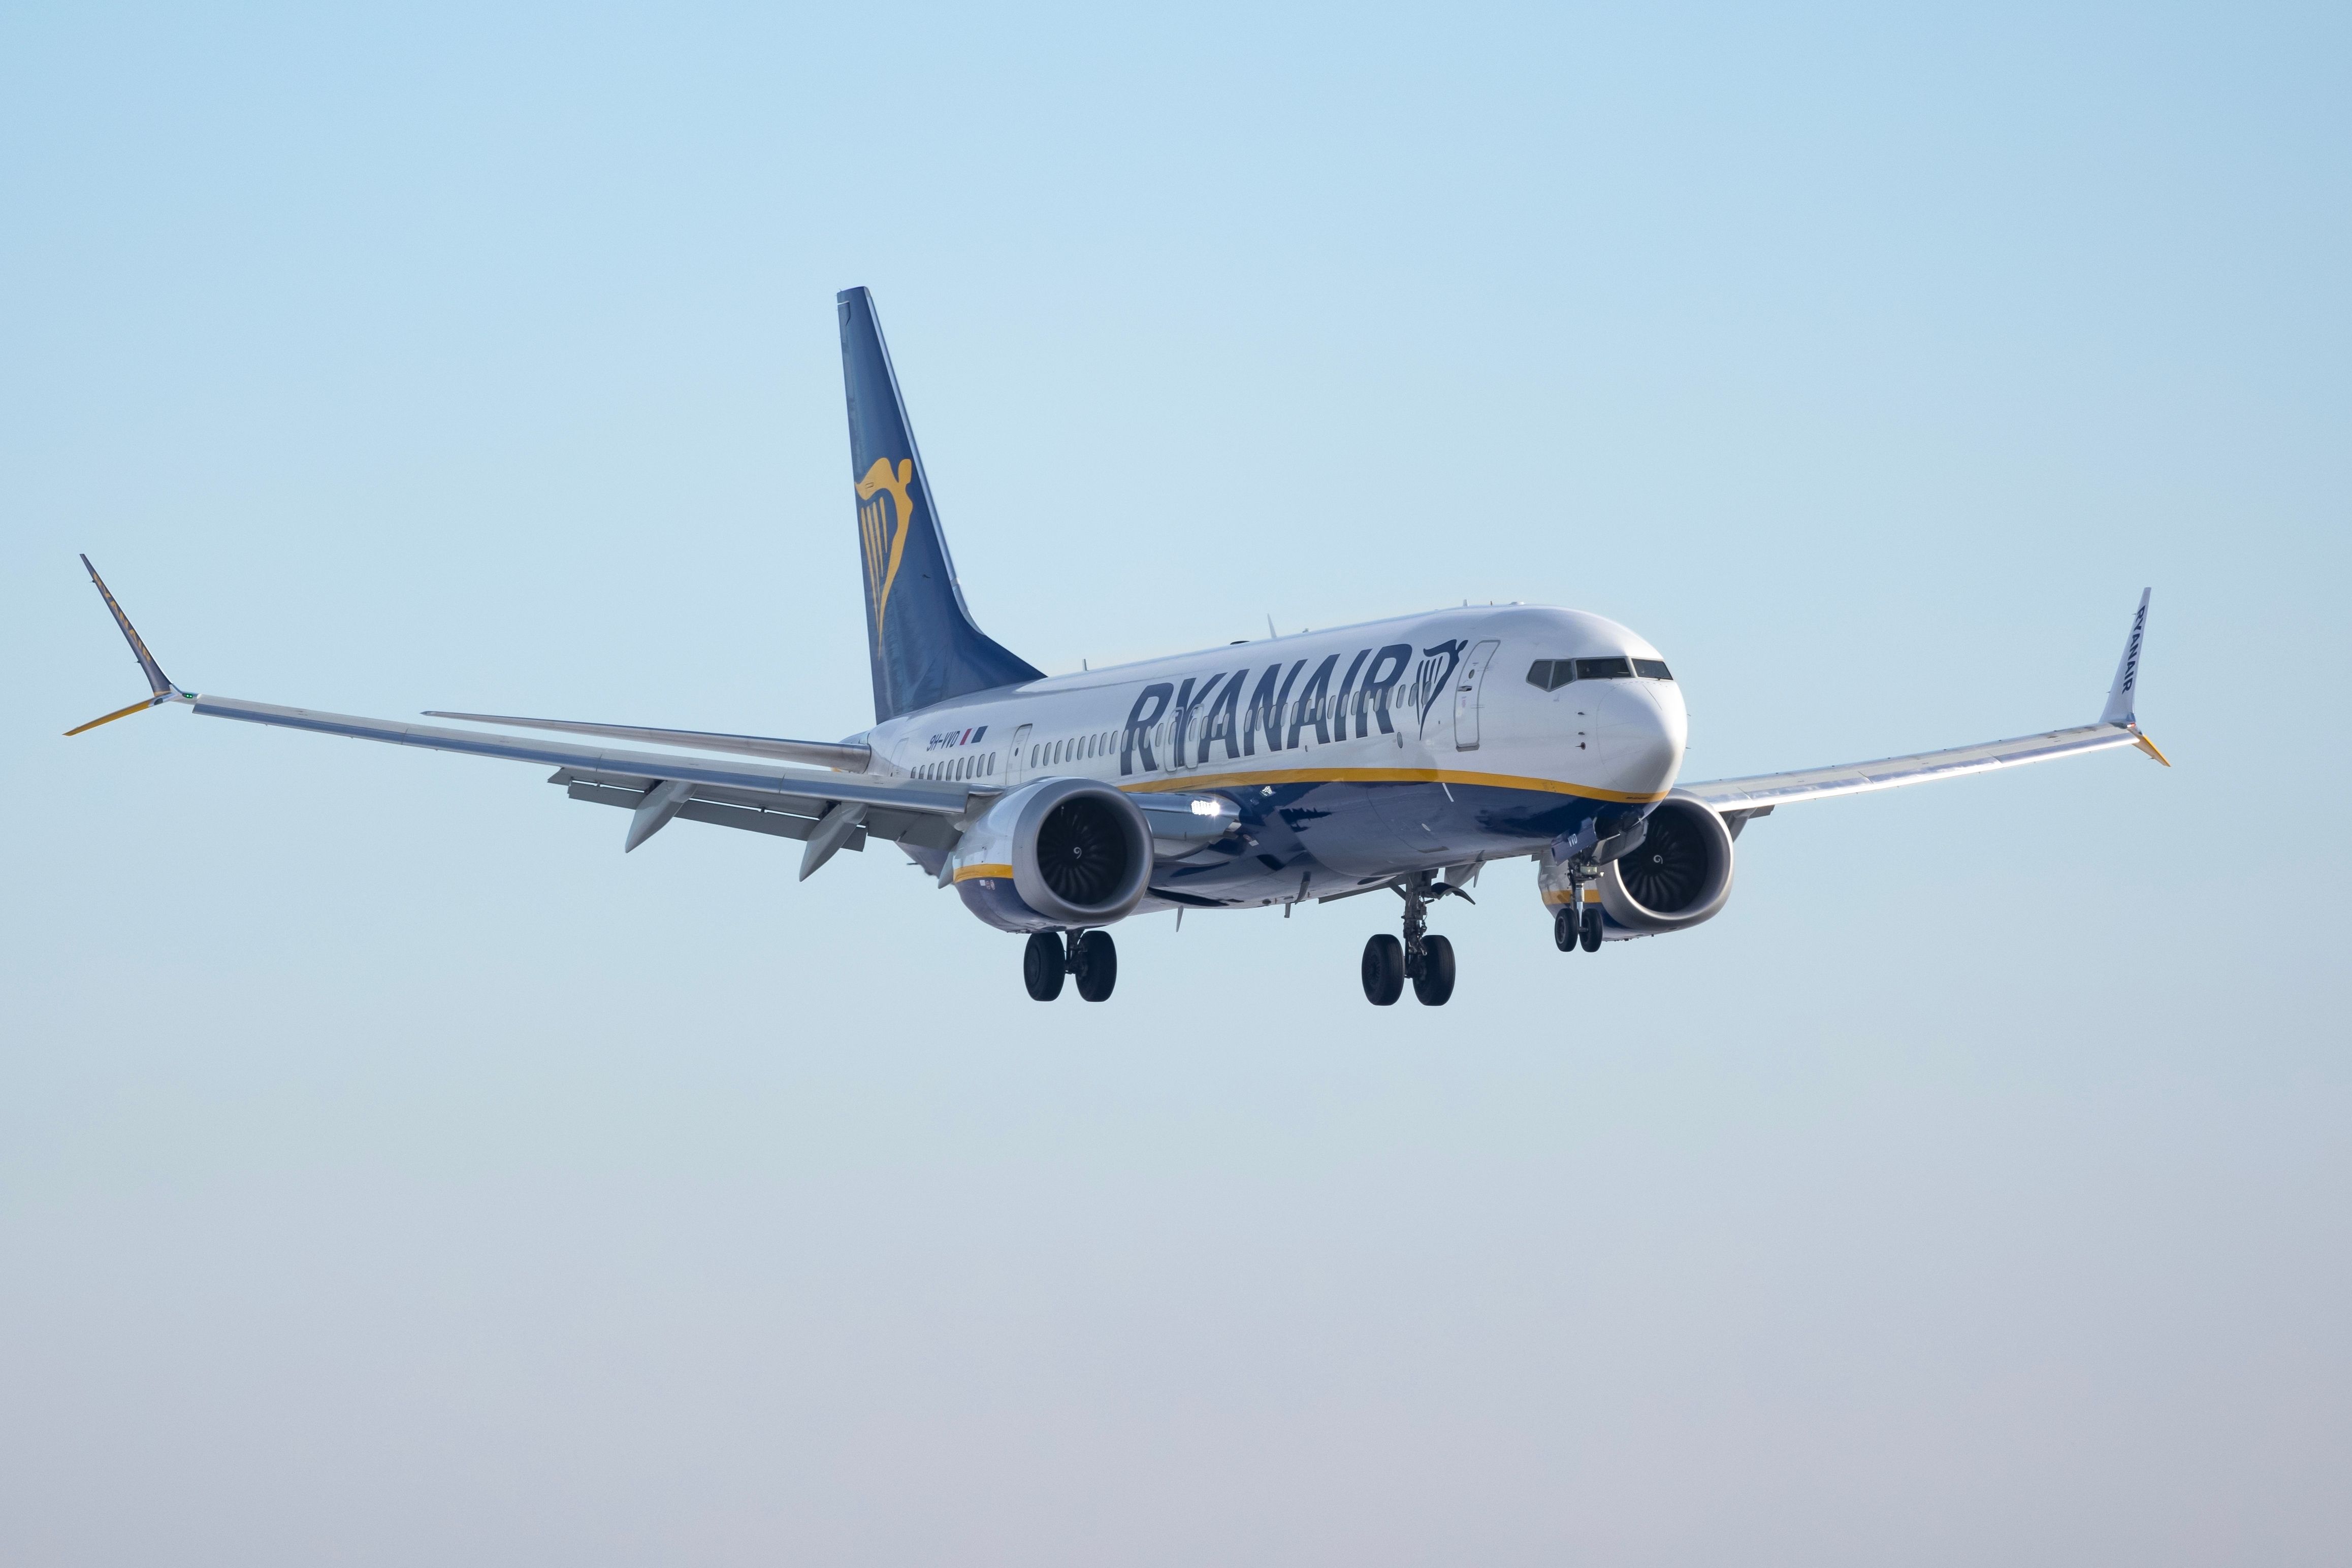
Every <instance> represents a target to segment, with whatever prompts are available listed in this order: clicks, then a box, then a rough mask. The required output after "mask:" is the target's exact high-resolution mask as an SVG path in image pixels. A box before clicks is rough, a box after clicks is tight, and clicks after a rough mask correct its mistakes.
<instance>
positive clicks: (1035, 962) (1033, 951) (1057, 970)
mask: <svg viewBox="0 0 2352 1568" xmlns="http://www.w3.org/2000/svg"><path fill="white" fill-rule="evenodd" d="M1062 967H1063V966H1062V937H1061V934H1060V933H1059V932H1056V931H1040V932H1038V933H1037V935H1035V936H1032V937H1031V938H1029V947H1028V951H1026V952H1024V953H1023V954H1022V955H1021V980H1022V983H1023V984H1024V985H1025V986H1027V987H1028V988H1029V999H1030V1000H1031V1001H1033V1002H1050V1001H1052V1000H1053V999H1054V998H1055V997H1058V996H1060V995H1061V994H1062Z"/></svg>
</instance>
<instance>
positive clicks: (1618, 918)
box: [1600, 795, 1731, 936]
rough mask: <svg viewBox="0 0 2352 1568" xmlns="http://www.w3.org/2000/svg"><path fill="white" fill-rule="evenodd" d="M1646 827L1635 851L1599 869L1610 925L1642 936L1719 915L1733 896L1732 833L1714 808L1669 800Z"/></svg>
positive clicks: (1603, 905) (1684, 798) (1682, 799)
mask: <svg viewBox="0 0 2352 1568" xmlns="http://www.w3.org/2000/svg"><path fill="white" fill-rule="evenodd" d="M1644 825H1645V827H1646V828H1647V830H1648V831H1646V832H1645V833H1643V836H1642V839H1641V841H1639V842H1638V843H1636V844H1635V845H1634V846H1633V849H1631V850H1630V851H1628V852H1625V853H1624V854H1622V855H1620V856H1618V857H1617V858H1616V859H1615V860H1612V861H1610V862H1607V863H1606V864H1604V865H1602V866H1601V881H1600V887H1601V908H1602V909H1603V910H1605V911H1607V912H1608V915H1609V918H1610V920H1611V921H1612V922H1613V923H1614V924H1615V925H1620V926H1622V927H1623V928H1624V929H1625V930H1627V931H1633V932H1639V933H1642V934H1643V935H1645V936H1646V935H1651V934H1654V933H1657V932H1662V931H1680V930H1683V929H1685V928H1686V927H1688V926H1692V925H1697V924H1698V923H1699V922H1700V921H1702V920H1712V919H1713V918H1715V916H1716V915H1719V914H1721V913H1722V911H1723V906H1724V904H1725V903H1726V901H1727V900H1728V899H1729V898H1730V897H1731V830H1730V829H1729V828H1727V827H1726V826H1725V825H1724V821H1723V819H1722V818H1721V817H1720V816H1718V815H1717V814H1716V811H1715V809H1714V808H1713V807H1711V806H1709V805H1707V804H1706V802H1705V801H1703V800H1694V799H1692V798H1691V797H1689V796H1687V795H1669V796H1667V797H1666V798H1665V799H1664V800H1661V801H1659V802H1658V803H1657V805H1656V806H1654V807H1653V808H1652V809H1651V811H1650V814H1649V816H1648V818H1647V819H1645V821H1644Z"/></svg>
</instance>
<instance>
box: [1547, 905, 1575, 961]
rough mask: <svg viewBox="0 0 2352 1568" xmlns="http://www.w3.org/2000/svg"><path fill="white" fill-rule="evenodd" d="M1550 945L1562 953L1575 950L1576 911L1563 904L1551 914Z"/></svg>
mask: <svg viewBox="0 0 2352 1568" xmlns="http://www.w3.org/2000/svg"><path fill="white" fill-rule="evenodd" d="M1551 945H1552V946H1555V947H1557V948H1559V950H1560V951H1561V952H1563V953H1573V952H1575V951H1576V911H1574V910H1573V909H1570V908H1567V907H1565V906H1563V907H1562V908H1560V909H1559V911H1558V912H1557V913H1555V914H1554V915H1552V917H1551Z"/></svg>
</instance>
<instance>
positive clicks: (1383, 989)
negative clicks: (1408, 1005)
mask: <svg viewBox="0 0 2352 1568" xmlns="http://www.w3.org/2000/svg"><path fill="white" fill-rule="evenodd" d="M1402 995H1404V944H1403V943H1402V942H1400V941H1398V940H1397V939H1396V938H1395V937H1393V936H1375V937H1372V938H1371V939H1370V941H1367V942H1366V943H1365V944H1364V1000H1366V1001H1368V1002H1370V1003H1371V1004H1372V1006H1374V1007H1376V1008H1385V1007H1392V1006H1394V1005H1395V1003H1396V999H1397V998H1399V997H1401V996H1402Z"/></svg>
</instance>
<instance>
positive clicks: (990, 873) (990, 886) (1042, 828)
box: [948, 779, 1152, 931]
mask: <svg viewBox="0 0 2352 1568" xmlns="http://www.w3.org/2000/svg"><path fill="white" fill-rule="evenodd" d="M1151 837H1152V835H1151V829H1150V825H1149V824H1148V823H1147V822H1146V821H1145V819H1144V814H1143V812H1142V811H1141V810H1139V808H1138V807H1137V805H1136V803H1135V802H1134V801H1133V800H1129V799H1128V797H1127V796H1126V795H1124V794H1123V793H1121V792H1120V791H1118V790H1117V789H1112V788H1111V787H1110V786H1109V785H1108V784H1098V783H1096V782H1095V781H1094V780H1092V779H1039V780H1038V781H1037V782H1035V783H1034V784H1028V785H1024V786H1023V787H1022V788H1020V789H1015V790H1013V791H1012V792H1011V793H1009V794H1007V795H1005V796H1004V797H1003V798H1002V799H1000V800H997V801H996V802H995V803H994V804H992V805H991V806H990V807H989V808H988V810H986V811H984V812H982V814H981V817H980V820H979V821H976V822H974V823H973V824H972V825H971V827H970V828H969V829H967V830H965V832H964V835H963V837H962V839H961V840H960V841H958V842H957V844H956V847H955V852H954V853H953V854H951V855H950V856H949V857H948V874H949V875H950V876H951V877H952V878H953V879H954V881H955V886H956V892H957V893H958V894H960V895H961V897H962V899H963V902H964V905H965V907H967V908H969V909H970V910H971V912H972V913H973V914H974V915H978V916H980V918H982V920H985V921H987V922H988V923H989V924H990V925H993V926H995V927H997V928H998V929H999V930H1001V931H1058V930H1067V929H1069V928H1071V927H1074V926H1081V925H1084V926H1094V925H1109V924H1110V923H1111V922H1113V921H1115V920H1120V919H1124V918H1125V917H1126V916H1127V915H1128V914H1129V912H1130V911H1132V910H1133V909H1134V908H1135V906H1136V904H1138V903H1139V902H1141V900H1142V898H1143V891H1144V889H1145V887H1147V886H1148V885H1149V884H1150V881H1151V861H1152V842H1151Z"/></svg>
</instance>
